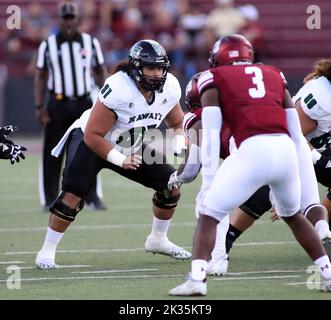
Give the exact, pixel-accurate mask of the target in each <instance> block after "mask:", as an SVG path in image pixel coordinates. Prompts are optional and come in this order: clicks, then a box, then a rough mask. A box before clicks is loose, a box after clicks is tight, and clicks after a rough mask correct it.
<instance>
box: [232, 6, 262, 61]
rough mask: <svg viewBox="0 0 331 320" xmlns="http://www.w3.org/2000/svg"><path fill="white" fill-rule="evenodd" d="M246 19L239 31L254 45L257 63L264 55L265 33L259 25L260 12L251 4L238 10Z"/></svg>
mask: <svg viewBox="0 0 331 320" xmlns="http://www.w3.org/2000/svg"><path fill="white" fill-rule="evenodd" d="M238 9H239V11H240V12H241V14H242V16H243V17H244V18H245V24H244V25H243V26H242V27H241V28H240V29H239V33H241V34H242V35H243V36H245V37H246V38H247V39H248V40H249V41H250V42H251V44H252V45H253V48H254V59H255V61H257V62H259V61H261V57H262V54H263V40H264V31H263V28H262V26H261V25H260V24H259V22H258V21H259V11H258V10H257V8H256V7H255V6H253V5H251V4H247V5H244V6H241V7H239V8H238Z"/></svg>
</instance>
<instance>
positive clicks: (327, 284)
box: [321, 275, 331, 292]
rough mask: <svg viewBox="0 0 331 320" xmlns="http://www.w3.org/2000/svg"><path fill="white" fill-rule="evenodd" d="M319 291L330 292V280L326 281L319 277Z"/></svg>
mask: <svg viewBox="0 0 331 320" xmlns="http://www.w3.org/2000/svg"><path fill="white" fill-rule="evenodd" d="M321 291H324V292H331V278H329V279H326V278H324V277H323V276H322V275H321Z"/></svg>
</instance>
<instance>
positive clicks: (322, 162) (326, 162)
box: [315, 154, 331, 169]
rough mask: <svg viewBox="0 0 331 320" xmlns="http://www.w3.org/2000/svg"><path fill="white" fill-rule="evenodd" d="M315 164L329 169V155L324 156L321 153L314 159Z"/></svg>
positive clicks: (330, 159) (330, 161) (330, 166)
mask: <svg viewBox="0 0 331 320" xmlns="http://www.w3.org/2000/svg"><path fill="white" fill-rule="evenodd" d="M315 166H318V167H321V168H325V169H330V168H331V157H330V156H324V155H323V154H322V155H321V157H320V158H319V160H317V161H316V164H315Z"/></svg>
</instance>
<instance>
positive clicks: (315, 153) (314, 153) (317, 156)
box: [311, 149, 322, 164]
mask: <svg viewBox="0 0 331 320" xmlns="http://www.w3.org/2000/svg"><path fill="white" fill-rule="evenodd" d="M311 157H312V159H313V164H316V162H317V161H318V160H319V159H321V157H322V155H321V154H320V153H319V152H318V151H317V150H316V149H313V150H311Z"/></svg>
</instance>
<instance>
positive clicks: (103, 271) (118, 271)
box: [72, 269, 158, 274]
mask: <svg viewBox="0 0 331 320" xmlns="http://www.w3.org/2000/svg"><path fill="white" fill-rule="evenodd" d="M143 271H158V269H124V270H97V271H73V272H72V273H74V274H98V273H121V272H143Z"/></svg>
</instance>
